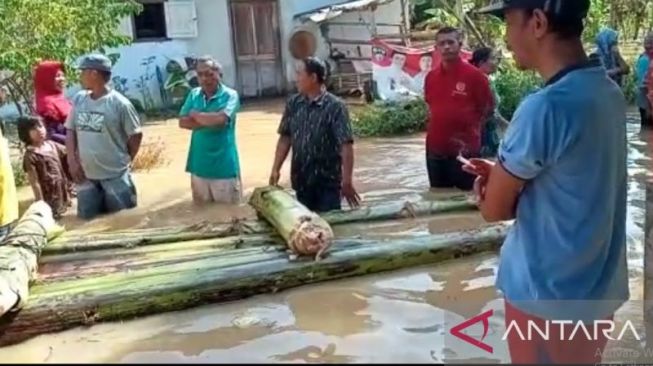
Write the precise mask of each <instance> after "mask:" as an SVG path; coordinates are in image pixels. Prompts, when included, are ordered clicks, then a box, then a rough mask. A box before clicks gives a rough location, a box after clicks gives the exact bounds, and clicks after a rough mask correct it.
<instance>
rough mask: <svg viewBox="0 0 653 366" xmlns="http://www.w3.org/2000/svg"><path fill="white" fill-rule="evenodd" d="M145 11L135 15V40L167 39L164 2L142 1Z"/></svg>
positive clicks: (156, 0) (154, 0) (157, 0)
mask: <svg viewBox="0 0 653 366" xmlns="http://www.w3.org/2000/svg"><path fill="white" fill-rule="evenodd" d="M139 2H140V3H141V4H142V5H143V11H142V12H140V13H139V14H137V15H134V39H135V40H137V41H138V40H152V39H165V38H167V29H166V11H165V4H164V2H165V1H164V0H140V1H139Z"/></svg>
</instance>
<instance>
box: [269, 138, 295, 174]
mask: <svg viewBox="0 0 653 366" xmlns="http://www.w3.org/2000/svg"><path fill="white" fill-rule="evenodd" d="M290 145H291V144H290V137H288V136H279V141H277V149H276V151H275V153H274V163H273V164H272V171H273V172H279V171H281V167H282V166H283V163H284V161H286V158H287V157H288V153H289V152H290Z"/></svg>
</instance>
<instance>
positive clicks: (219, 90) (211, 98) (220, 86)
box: [200, 83, 222, 101]
mask: <svg viewBox="0 0 653 366" xmlns="http://www.w3.org/2000/svg"><path fill="white" fill-rule="evenodd" d="M200 91H201V94H202V98H203V99H204V100H207V101H211V100H213V99H215V98H217V97H218V96H219V95H220V93H222V83H220V84H218V88H217V89H216V90H215V93H214V94H213V95H212V96H211V97H210V98H207V95H206V93H205V92H204V90H203V89H200Z"/></svg>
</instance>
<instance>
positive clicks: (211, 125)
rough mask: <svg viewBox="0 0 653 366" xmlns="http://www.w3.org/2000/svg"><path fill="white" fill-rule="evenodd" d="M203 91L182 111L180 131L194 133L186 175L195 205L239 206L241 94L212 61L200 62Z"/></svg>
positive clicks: (192, 95)
mask: <svg viewBox="0 0 653 366" xmlns="http://www.w3.org/2000/svg"><path fill="white" fill-rule="evenodd" d="M196 70H197V77H198V80H199V84H200V87H198V88H195V89H193V90H191V92H190V93H189V94H188V97H187V98H186V102H185V103H184V105H183V106H182V107H181V111H180V113H179V114H180V119H179V127H181V128H183V129H187V130H191V131H192V136H191V141H190V148H189V149H188V161H187V163H186V171H187V172H188V173H190V174H191V189H192V191H193V201H195V202H196V203H210V202H217V203H229V204H237V203H240V200H241V197H242V187H241V181H240V164H239V159H238V149H237V148H236V112H237V111H238V109H239V108H240V101H239V97H238V93H237V92H236V91H235V90H233V89H231V88H228V87H227V86H225V85H224V84H222V83H221V77H222V67H221V66H220V64H219V63H218V62H217V61H216V60H215V59H213V58H212V57H201V58H200V59H199V60H198V62H197V69H196Z"/></svg>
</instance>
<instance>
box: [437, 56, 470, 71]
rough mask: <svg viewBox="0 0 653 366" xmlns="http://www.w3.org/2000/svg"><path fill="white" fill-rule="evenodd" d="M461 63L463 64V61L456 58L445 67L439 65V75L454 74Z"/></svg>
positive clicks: (442, 64)
mask: <svg viewBox="0 0 653 366" xmlns="http://www.w3.org/2000/svg"><path fill="white" fill-rule="evenodd" d="M463 62H464V61H463V59H462V58H460V57H458V59H457V60H456V61H453V62H452V63H450V64H449V65H448V66H447V67H445V66H444V63H440V73H442V74H448V73H453V72H456V71H457V70H458V69H459V68H460V66H461V65H462V64H463Z"/></svg>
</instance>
